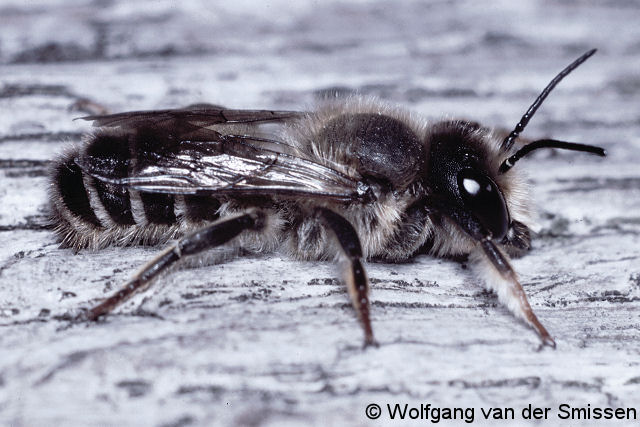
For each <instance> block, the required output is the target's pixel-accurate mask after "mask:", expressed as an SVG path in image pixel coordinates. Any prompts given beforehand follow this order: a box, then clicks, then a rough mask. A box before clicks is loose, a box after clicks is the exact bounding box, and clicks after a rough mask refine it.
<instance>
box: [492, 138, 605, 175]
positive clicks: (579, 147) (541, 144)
mask: <svg viewBox="0 0 640 427" xmlns="http://www.w3.org/2000/svg"><path fill="white" fill-rule="evenodd" d="M538 148H562V149H564V150H573V151H582V152H585V153H591V154H596V155H598V156H602V157H604V156H606V155H607V152H606V151H605V150H604V148H600V147H596V146H595V145H586V144H577V143H575V142H566V141H558V140H556V139H539V140H537V141H533V142H532V143H530V144H527V145H525V146H524V147H522V148H521V149H519V150H518V151H516V153H515V154H514V155H513V156H511V157H509V158H507V159H506V160H505V161H504V162H502V164H501V165H500V173H505V172H506V171H508V170H509V169H511V168H512V167H513V165H514V164H515V163H516V162H517V161H518V160H520V159H521V158H522V157H524V156H526V155H527V154H529V153H530V152H532V151H533V150H537V149H538Z"/></svg>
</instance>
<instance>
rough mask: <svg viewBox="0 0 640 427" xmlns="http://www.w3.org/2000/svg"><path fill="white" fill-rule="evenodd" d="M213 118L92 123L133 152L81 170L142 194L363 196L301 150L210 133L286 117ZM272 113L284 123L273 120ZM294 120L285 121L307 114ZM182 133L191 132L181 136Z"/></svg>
mask: <svg viewBox="0 0 640 427" xmlns="http://www.w3.org/2000/svg"><path fill="white" fill-rule="evenodd" d="M211 111H214V110H211V109H208V110H198V112H194V110H189V111H187V110H163V111H155V112H133V113H121V114H115V115H111V116H105V117H98V118H95V119H93V118H91V117H90V119H93V120H94V121H95V122H96V123H98V124H99V125H100V126H108V127H114V126H115V127H120V128H121V129H124V130H125V135H127V137H126V138H125V142H126V143H127V144H129V146H128V147H127V149H126V150H124V151H125V152H128V153H130V155H127V156H126V157H123V156H120V158H119V159H113V158H109V156H105V155H104V153H105V152H106V151H107V150H105V149H93V150H87V152H86V153H85V155H83V156H82V157H80V158H78V159H76V162H77V163H78V164H79V165H80V167H81V168H82V169H83V170H84V171H85V172H86V173H88V174H89V175H91V176H93V177H95V178H96V179H98V180H101V181H104V182H108V183H111V184H117V185H124V186H127V187H129V188H133V189H135V190H138V191H142V192H155V193H165V194H185V195H234V194H235V195H240V194H244V195H275V196H294V195H295V196H314V197H326V198H332V199H339V200H357V199H361V198H362V197H363V196H364V195H363V194H362V191H361V189H360V187H361V186H360V185H359V183H360V177H359V176H350V175H348V174H346V173H345V172H344V171H339V170H338V169H340V167H339V166H336V167H329V166H326V165H322V164H320V163H318V162H315V161H313V160H311V159H308V158H304V157H303V156H302V155H301V154H300V153H298V151H297V150H295V148H293V147H291V146H289V145H287V144H285V143H282V142H281V141H278V140H275V139H268V138H261V137H258V136H254V135H229V134H222V133H220V132H218V131H216V130H214V129H211V128H208V127H207V126H209V125H210V124H211V123H213V122H214V121H215V120H222V119H220V117H222V114H224V120H226V121H225V123H227V122H229V118H231V117H233V118H236V119H238V120H248V121H261V120H262V121H269V120H282V119H284V117H285V112H265V111H246V110H215V111H217V112H218V113H215V114H214V115H213V116H211V115H210V113H211ZM222 111H224V112H225V113H222ZM229 111H233V113H232V114H229V113H228V112H229ZM274 113H276V114H275V115H276V116H277V117H278V118H276V119H273V118H268V117H269V116H270V114H271V117H273V115H274ZM202 114H203V115H202ZM287 114H289V112H287ZM291 114H293V115H291ZM291 114H290V115H288V116H287V117H289V118H291V117H294V115H295V114H302V113H295V112H293V113H291ZM214 116H215V117H218V118H214ZM169 122H170V123H171V125H170V126H169V127H167V124H168V123H169ZM216 123H219V122H216ZM216 123H214V124H216ZM190 127H193V128H190ZM176 128H178V129H187V128H189V129H187V130H185V131H181V132H176V131H175V129H176ZM172 129H174V130H172ZM187 136H188V137H189V139H186V137H187ZM119 142H121V141H119ZM118 151H119V152H123V150H118ZM92 153H98V154H97V155H93V154H92ZM111 157H113V156H111ZM123 171H126V172H123Z"/></svg>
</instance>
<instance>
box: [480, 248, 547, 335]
mask: <svg viewBox="0 0 640 427" xmlns="http://www.w3.org/2000/svg"><path fill="white" fill-rule="evenodd" d="M481 246H482V250H483V251H484V253H485V255H486V256H487V258H488V260H489V261H490V268H492V269H493V270H494V271H495V272H496V273H498V274H497V275H492V276H493V280H490V281H489V282H488V284H489V285H490V286H491V287H492V288H493V289H494V290H495V291H496V292H497V294H498V299H499V300H500V301H501V302H502V303H503V304H505V305H506V306H507V308H508V309H509V310H510V311H511V312H512V313H513V314H514V315H516V316H517V317H520V318H521V319H523V320H524V321H525V322H526V323H527V324H528V325H529V326H531V327H532V328H533V329H534V330H535V331H536V333H537V334H538V336H539V337H540V340H541V341H542V345H546V346H549V347H552V348H555V347H556V342H555V341H554V339H553V337H551V334H549V332H548V331H547V329H546V328H545V327H544V326H543V325H542V323H540V321H539V320H538V317H537V316H536V314H535V313H534V312H533V309H532V308H531V305H529V300H528V299H527V294H526V293H525V292H524V289H522V285H521V284H520V281H519V280H518V276H517V274H516V272H515V271H514V270H513V267H511V264H510V263H509V259H508V258H507V256H506V255H504V253H503V252H502V251H501V250H500V249H499V248H498V247H497V246H496V245H495V244H494V243H493V242H492V241H491V240H488V239H487V240H483V241H482V242H481Z"/></svg>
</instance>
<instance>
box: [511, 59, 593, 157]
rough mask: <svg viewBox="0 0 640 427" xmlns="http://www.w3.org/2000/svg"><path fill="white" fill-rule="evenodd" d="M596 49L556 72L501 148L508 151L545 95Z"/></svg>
mask: <svg viewBox="0 0 640 427" xmlns="http://www.w3.org/2000/svg"><path fill="white" fill-rule="evenodd" d="M596 50H597V49H591V50H590V51H588V52H586V53H584V54H583V55H582V56H581V57H580V58H578V59H576V60H575V61H573V62H572V63H571V64H569V65H568V66H567V67H566V68H565V69H564V70H562V71H560V73H558V75H557V76H555V77H554V78H553V80H551V81H550V82H549V84H548V85H547V87H545V88H544V90H543V91H542V92H541V93H540V95H538V97H537V98H536V100H535V101H533V104H531V106H530V107H529V109H528V110H527V112H526V113H524V116H522V118H521V119H520V121H519V122H518V124H517V125H516V127H515V128H514V129H513V130H512V131H511V133H510V134H509V136H507V137H506V138H505V139H504V141H502V149H503V150H504V151H509V150H510V149H511V147H512V146H513V143H514V142H515V139H516V138H517V137H518V135H520V132H522V131H523V130H524V128H525V127H526V126H527V124H528V123H529V120H531V118H532V117H533V115H534V114H535V113H536V111H537V110H538V108H539V107H540V105H542V102H544V100H545V99H546V98H547V96H549V93H551V91H552V90H553V89H554V88H555V87H556V86H557V84H558V83H560V81H561V80H562V79H564V78H565V77H566V76H567V75H568V74H569V73H571V72H572V71H573V70H575V69H576V68H578V66H580V64H582V63H583V62H584V61H586V60H587V59H589V57H590V56H591V55H593V54H594V53H596Z"/></svg>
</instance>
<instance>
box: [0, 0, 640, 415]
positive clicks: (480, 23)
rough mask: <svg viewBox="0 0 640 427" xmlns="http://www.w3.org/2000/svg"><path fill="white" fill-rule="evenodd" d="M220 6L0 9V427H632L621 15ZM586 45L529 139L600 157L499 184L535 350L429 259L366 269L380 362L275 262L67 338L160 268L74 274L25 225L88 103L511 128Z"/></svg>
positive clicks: (464, 283)
mask: <svg viewBox="0 0 640 427" xmlns="http://www.w3.org/2000/svg"><path fill="white" fill-rule="evenodd" d="M129 3H132V4H129ZM226 3H227V2H224V4H221V5H219V6H217V7H216V6H214V5H212V4H211V3H209V2H204V1H202V2H198V1H183V2H179V3H171V2H169V3H166V4H165V3H161V2H150V3H149V4H142V3H138V2H125V1H120V0H116V1H112V2H104V1H95V2H81V1H76V2H63V1H62V0H60V1H59V4H57V5H56V2H47V3H43V4H41V5H37V6H34V5H32V4H31V3H30V2H26V3H24V4H23V3H20V2H15V3H12V4H8V3H7V4H3V5H0V28H2V29H1V30H0V63H1V64H2V65H0V70H1V72H0V85H1V86H0V112H1V115H0V175H1V176H2V178H0V236H1V238H2V242H3V244H2V245H0V424H8V425H54V424H56V425H58V424H59V425H104V424H105V423H106V424H113V425H116V424H119V425H153V426H177V425H189V424H219V425H230V424H232V425H233V424H235V425H283V424H285V425H286V424H287V423H289V424H288V425H299V424H300V423H308V424H318V425H331V424H334V425H339V424H355V425H362V424H367V422H368V420H367V418H366V417H365V413H364V411H365V407H366V405H367V404H369V403H378V404H380V405H381V406H383V408H384V405H385V404H386V403H391V404H393V403H411V404H419V403H431V404H432V405H434V406H439V407H454V406H457V407H476V408H479V407H484V408H487V407H491V406H493V407H497V406H500V407H513V408H516V419H517V422H519V423H525V421H523V420H522V418H521V416H520V413H519V411H520V410H521V409H522V408H523V407H526V406H527V405H528V404H532V405H533V406H537V407H550V408H552V410H551V412H550V415H551V416H550V424H552V425H553V424H555V425H557V424H556V423H558V422H560V420H558V419H557V418H556V415H557V413H558V411H557V408H558V405H560V404H561V403H568V404H571V405H572V406H586V405H587V404H591V405H592V407H593V406H599V407H624V408H627V407H635V408H636V409H637V410H638V411H639V412H640V407H639V406H640V398H639V397H638V396H640V369H639V364H638V360H639V358H638V356H639V353H640V344H639V343H638V338H639V336H640V311H639V308H640V267H639V265H640V262H639V261H640V172H639V168H638V164H639V163H640V139H639V135H640V122H639V121H638V118H639V117H640V109H639V107H638V105H639V103H638V95H639V94H640V77H639V76H638V69H639V68H640V44H639V42H638V40H640V27H639V26H638V25H637V23H638V22H640V8H639V7H638V4H637V3H636V2H632V1H628V2H624V1H621V2H618V1H616V2H613V1H611V2H603V3H599V2H590V1H579V2H571V3H569V4H565V2H560V1H549V2H544V4H542V3H540V4H539V3H537V2H534V1H530V2H518V3H517V4H518V5H517V6H516V5H515V3H514V5H512V4H511V3H508V2H506V3H504V7H503V8H499V7H498V6H494V7H495V8H492V7H488V6H486V4H483V5H481V4H480V3H478V2H465V1H461V0H460V1H453V2H445V3H442V2H433V3H426V4H423V2H418V1H415V2H412V1H409V2H402V5H396V3H395V2H389V3H385V2H374V1H368V2H358V3H356V4H352V5H343V4H340V3H338V2H332V1H331V2H320V3H309V4H306V3H302V2H300V3H298V2H296V3H295V4H294V5H290V2H288V1H287V2H285V1H281V0H276V1H270V2H265V4H264V5H262V4H260V5H254V4H253V2H244V1H239V2H233V4H231V5H230V4H226ZM398 3H400V2H398ZM591 47H597V48H599V49H600V51H599V52H598V53H597V54H596V56H594V57H593V58H592V59H590V60H589V61H588V62H587V63H586V64H584V65H583V66H582V67H581V68H580V69H578V70H576V71H575V72H574V73H573V74H572V75H571V76H569V77H568V78H567V79H566V80H565V81H563V82H562V83H561V84H560V86H559V88H558V89H557V90H556V91H555V92H554V93H553V94H552V95H551V96H550V98H549V99H548V101H547V102H546V103H545V105H544V106H543V107H542V108H541V110H540V111H539V112H538V114H537V116H536V117H535V118H534V119H533V121H532V122H531V124H530V125H529V127H528V128H527V130H526V131H525V133H524V136H526V137H553V138H557V139H565V140H570V141H578V142H583V143H593V144H601V145H603V146H604V147H605V148H606V149H607V150H608V153H609V157H608V158H606V159H605V160H601V159H599V158H594V157H590V156H587V155H584V154H576V153H571V152H548V151H546V152H544V153H542V152H540V153H538V154H536V155H534V156H533V155H532V156H531V158H527V159H526V160H522V163H523V164H522V165H519V167H523V168H524V169H526V170H528V172H529V175H530V180H531V184H532V187H533V189H534V195H535V198H536V200H537V202H538V206H539V213H540V215H539V224H540V227H541V228H540V233H539V235H538V236H536V237H535V239H534V241H533V249H532V250H531V252H530V253H529V254H527V255H526V256H525V257H523V258H521V259H518V260H515V261H514V266H515V268H516V269H517V271H518V272H519V275H520V278H521V281H522V283H523V285H524V287H525V290H526V292H527V294H528V295H529V299H530V302H531V305H532V307H533V309H534V310H535V311H536V313H537V314H538V317H539V318H540V320H541V321H542V322H543V323H544V324H545V325H546V326H547V328H548V329H549V331H550V332H551V334H552V335H553V336H554V338H555V339H556V342H557V344H558V348H557V349H556V350H555V351H554V350H550V349H548V348H546V349H544V350H542V351H538V346H539V341H538V338H537V337H536V336H535V334H534V333H533V332H532V331H531V330H530V329H529V328H527V327H526V326H525V325H524V324H523V323H522V322H520V321H517V320H515V319H514V318H513V316H512V315H510V314H509V312H508V311H507V310H506V309H505V308H504V307H502V306H500V305H499V304H497V299H496V297H495V295H493V294H491V293H488V292H486V291H484V290H483V289H484V288H483V287H482V284H481V283H480V282H479V280H478V279H477V277H475V276H474V274H473V272H472V271H470V269H468V268H465V265H464V264H458V263H456V262H454V261H449V260H440V259H433V258H429V257H425V256H420V257H417V258H416V259H415V260H413V261H412V262H409V263H406V264H395V265H391V264H379V263H369V264H367V265H366V268H367V270H368V275H369V277H370V278H371V283H372V294H371V302H372V307H371V308H372V309H371V315H372V321H373V327H374V331H375V333H376V337H377V339H378V341H379V342H380V347H379V348H368V349H366V350H363V349H362V348H361V343H362V331H361V329H360V326H359V325H358V323H357V319H356V316H355V313H354V312H353V310H352V308H351V306H350V303H349V299H348V296H347V293H346V290H345V289H344V287H343V285H342V284H341V283H340V282H339V281H338V280H337V279H335V277H337V275H338V270H337V269H336V267H335V266H334V265H333V264H331V263H324V262H306V263H299V262H293V261H290V260H287V259H284V258H282V257H280V256H278V255H270V256H248V257H244V258H241V259H235V260H232V261H230V262H228V263H226V264H224V265H220V266H213V267H204V268H198V269H191V270H186V271H180V272H177V273H175V274H173V275H171V276H169V277H167V278H166V279H165V280H163V281H162V284H160V285H158V286H155V287H154V288H153V289H152V290H151V291H150V292H148V293H146V294H144V295H141V296H139V297H137V298H136V299H135V300H134V301H132V302H130V303H128V304H126V305H125V306H124V307H122V308H121V309H119V310H118V311H117V313H116V314H115V315H113V316H110V317H109V318H108V319H107V320H106V321H105V322H102V323H98V324H70V323H69V322H68V320H66V319H68V317H69V315H70V314H73V313H76V312H77V309H78V308H79V307H89V306H90V305H92V304H94V303H95V302H97V301H99V300H100V299H101V298H103V297H104V296H105V295H107V294H108V293H109V292H111V291H112V290H114V289H115V288H117V287H118V286H120V285H121V284H122V283H124V282H125V281H126V280H127V279H128V278H129V277H130V276H131V274H132V273H133V272H135V271H136V270H137V268H138V267H139V266H140V265H142V264H144V263H145V262H146V261H147V260H148V259H149V258H150V257H152V256H153V255H154V254H155V253H157V251H158V248H109V249H106V250H102V251H98V252H90V251H81V252H80V253H78V254H74V253H73V252H72V251H71V250H68V249H60V248H58V245H57V243H56V240H55V238H54V236H53V235H52V233H51V232H50V231H49V230H47V229H45V227H44V223H45V220H46V209H45V207H46V198H47V196H46V194H47V186H48V180H47V166H48V162H49V160H50V159H51V158H53V157H54V156H55V154H56V153H57V152H59V151H60V150H62V149H63V147H64V146H65V145H67V144H68V143H69V142H76V141H79V139H80V135H81V133H82V132H83V131H85V130H87V129H88V126H87V124H86V123H83V122H79V121H72V119H73V118H74V117H78V116H82V115H85V114H87V111H86V107H87V105H88V104H89V103H90V102H97V103H100V104H102V105H105V106H106V107H108V108H109V109H111V110H112V111H119V110H134V109H149V108H168V107H178V106H184V105H188V104H192V103H196V102H211V103H216V104H223V105H227V106H229V107H234V108H274V109H296V108H306V107H307V106H308V105H309V103H310V102H311V101H313V99H315V98H316V97H318V96H322V95H325V94H329V93H333V92H334V91H338V92H340V93H348V92H351V91H357V92H360V93H366V94H373V95H377V96H379V97H381V98H383V99H385V100H389V101H390V102H397V103H400V104H403V105H405V106H407V107H409V108H411V109H412V110H415V111H416V112H418V113H420V114H423V115H425V116H427V117H431V118H440V117H443V116H449V117H463V118H468V119H473V120H477V121H478V122H481V123H483V124H487V125H490V126H497V127H503V128H510V127H511V126H513V125H514V124H515V123H516V122H517V120H518V119H519V118H520V116H521V114H522V113H523V112H524V111H525V109H526V107H527V106H528V105H529V104H530V102H531V101H532V100H533V99H534V98H535V96H536V95H537V93H538V92H539V91H540V90H541V89H542V88H543V87H544V85H545V84H546V83H547V82H548V81H549V80H550V79H551V78H552V77H553V76H554V75H555V73H556V72H558V71H559V70H560V69H562V67H564V66H565V65H567V64H568V63H569V62H570V61H572V60H573V59H575V58H576V57H577V56H579V55H580V54H581V53H583V52H584V51H586V50H587V49H588V48H591ZM525 163H526V166H525ZM475 415H476V421H475V423H476V424H482V422H481V421H480V420H479V419H478V418H480V417H481V414H480V412H479V410H477V411H476V413H475ZM551 421H553V423H551ZM388 422H389V419H388V416H387V414H386V412H385V413H383V415H382V417H381V418H380V420H378V421H377V422H375V423H378V425H383V424H386V423H388ZM424 422H429V421H424ZM371 423H372V424H375V423H374V422H371ZM565 423H566V425H569V422H568V421H565ZM575 423H577V422H574V424H571V425H575Z"/></svg>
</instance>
